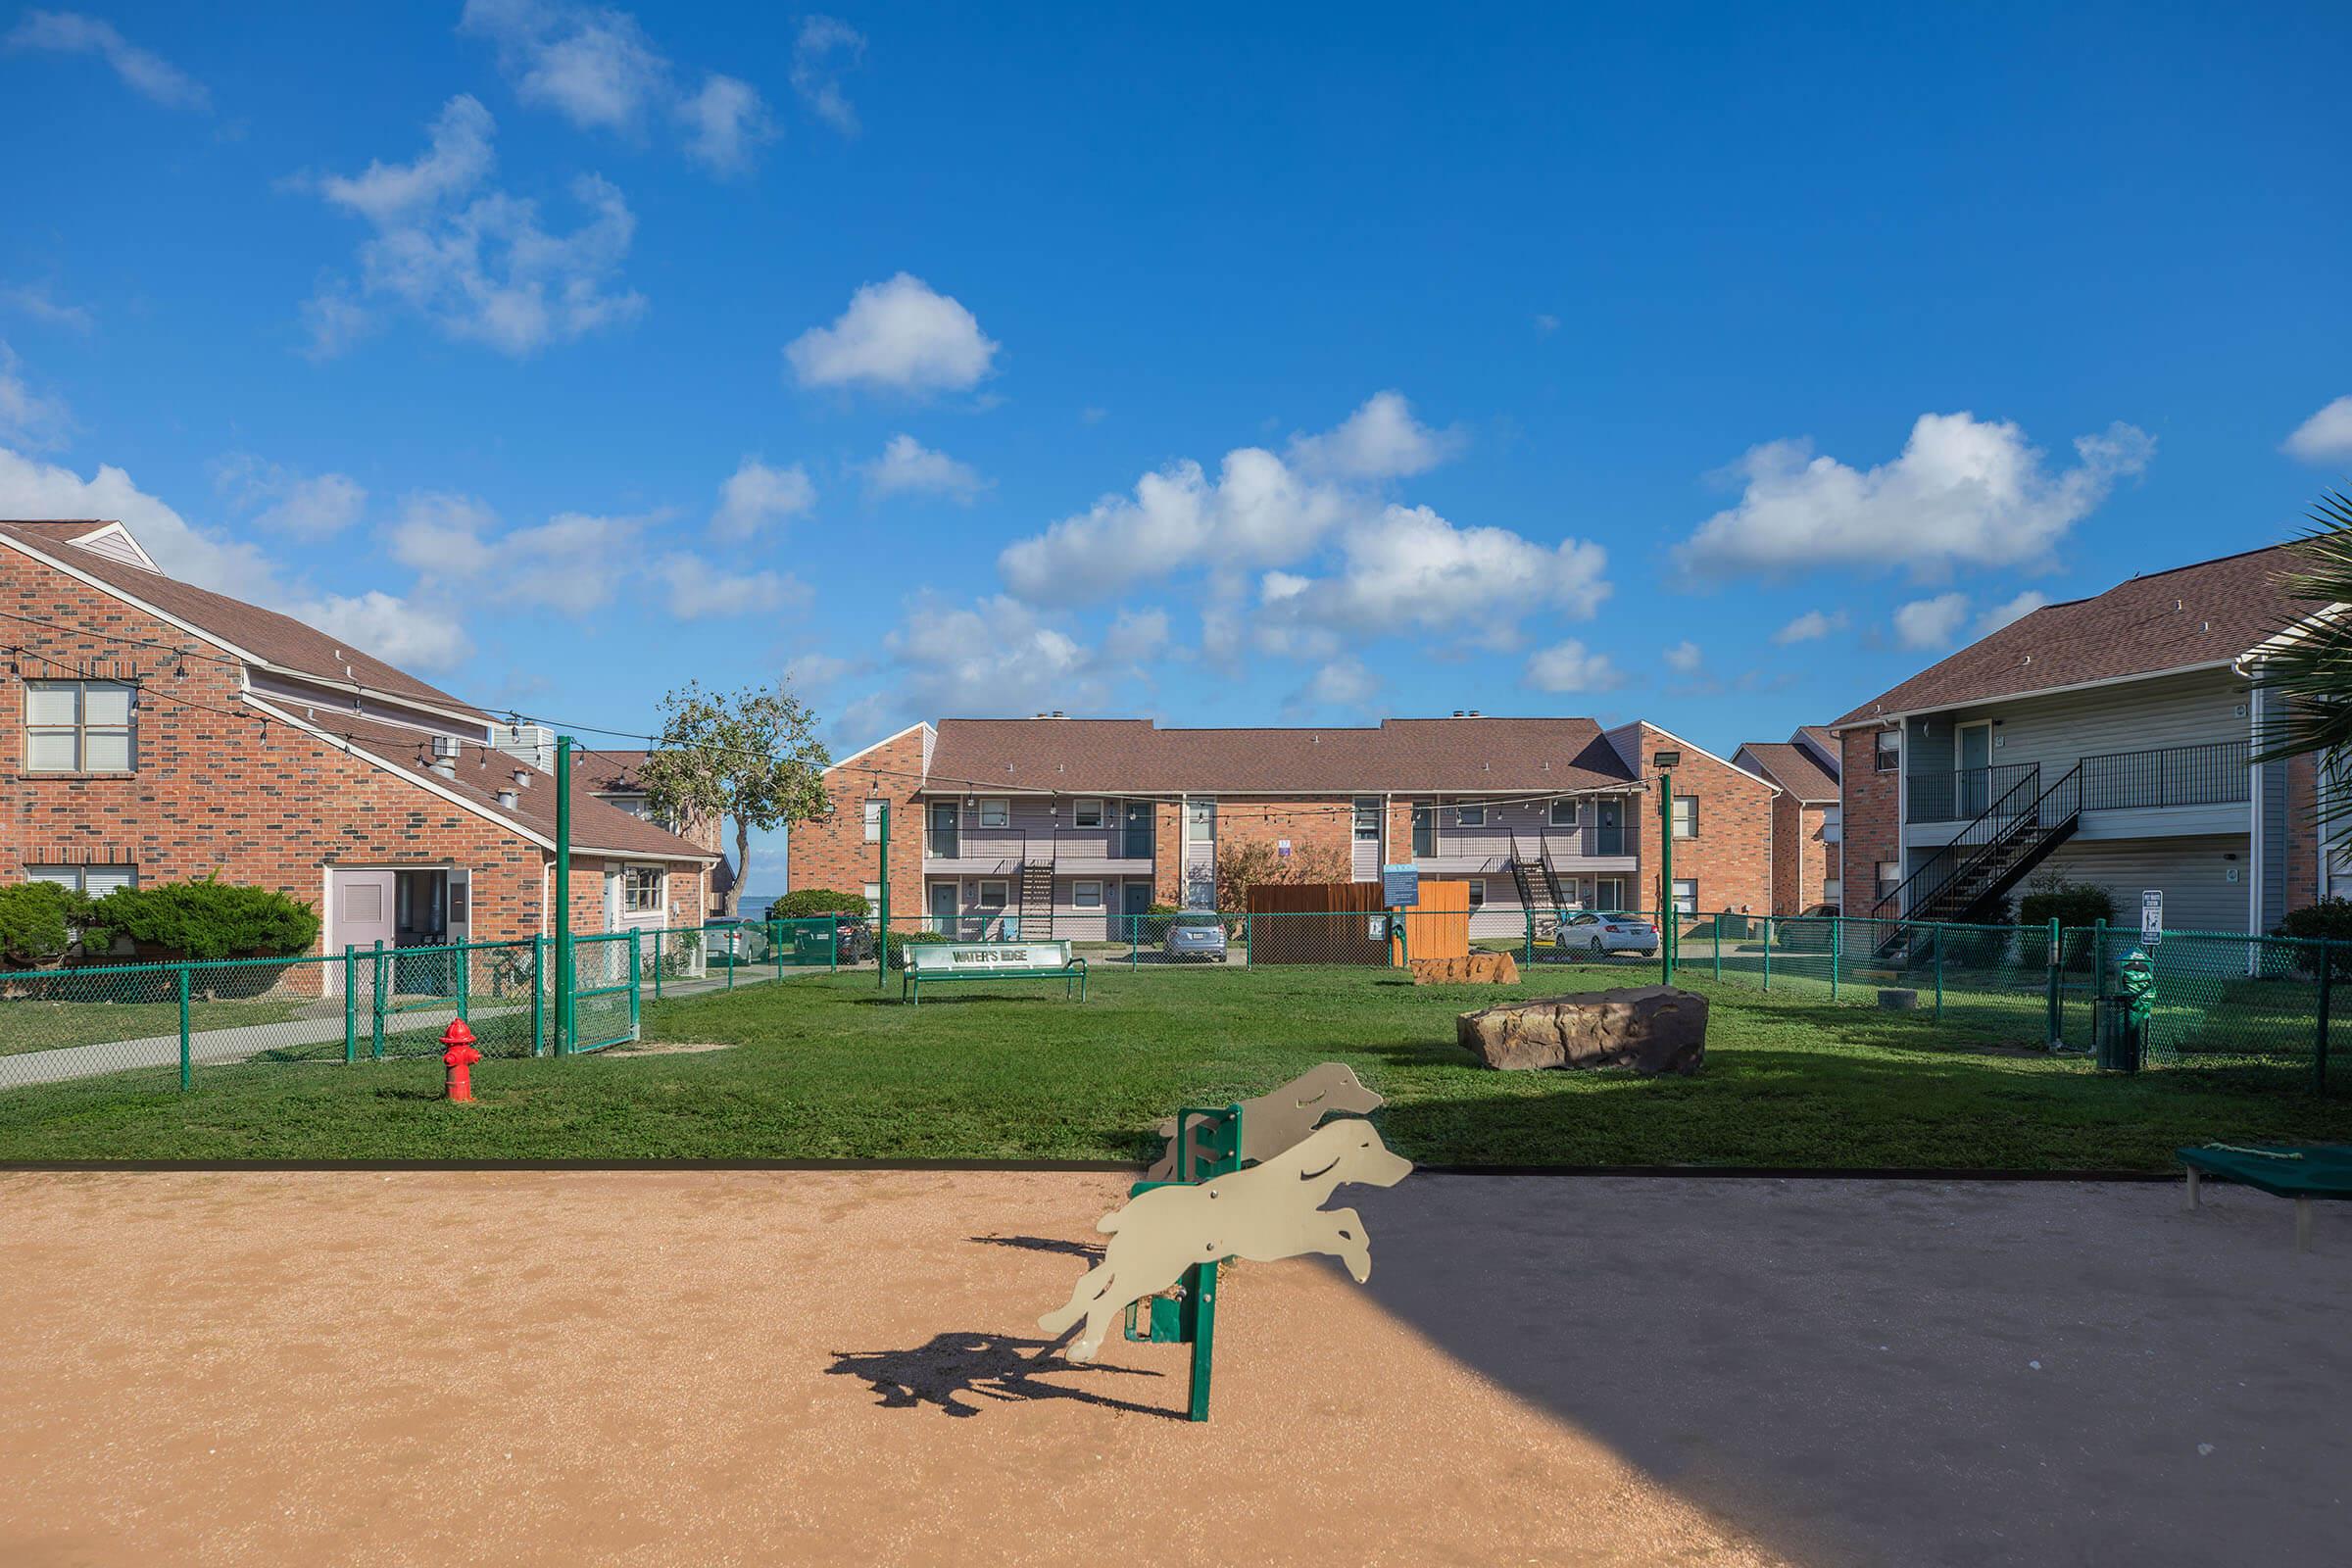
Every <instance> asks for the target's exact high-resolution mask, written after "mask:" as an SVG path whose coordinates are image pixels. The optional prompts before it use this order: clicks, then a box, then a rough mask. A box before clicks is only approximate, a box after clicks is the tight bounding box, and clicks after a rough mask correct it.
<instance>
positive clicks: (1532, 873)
mask: <svg viewBox="0 0 2352 1568" xmlns="http://www.w3.org/2000/svg"><path fill="white" fill-rule="evenodd" d="M1510 871H1511V885H1512V886H1513V887H1515V888H1517V889H1518V891H1519V907H1521V908H1523V909H1559V908H1565V907H1567V903H1568V901H1567V900H1566V899H1565V898H1563V897H1561V894H1560V879H1559V877H1558V876H1557V875H1555V874H1554V873H1553V871H1552V869H1551V858H1550V857H1549V856H1547V855H1545V854H1544V840H1543V839H1542V838H1541V837H1539V838H1537V840H1536V858H1534V859H1532V860H1531V859H1529V858H1527V852H1526V851H1525V850H1523V849H1521V848H1520V847H1519V835H1518V834H1516V833H1514V834H1512V835H1511V864H1510ZM1539 896H1540V897H1539Z"/></svg>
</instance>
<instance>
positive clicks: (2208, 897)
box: [2010, 833, 2253, 931]
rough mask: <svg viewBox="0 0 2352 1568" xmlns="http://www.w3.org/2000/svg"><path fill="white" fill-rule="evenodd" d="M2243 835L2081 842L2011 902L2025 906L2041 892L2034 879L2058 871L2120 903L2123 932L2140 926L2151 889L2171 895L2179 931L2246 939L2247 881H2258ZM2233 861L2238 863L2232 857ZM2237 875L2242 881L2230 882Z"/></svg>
mask: <svg viewBox="0 0 2352 1568" xmlns="http://www.w3.org/2000/svg"><path fill="white" fill-rule="evenodd" d="M2247 849H2248V843H2247V838H2246V835H2245V834H2243V833H2235V834H2221V835H2216V836H2214V837H2210V838H2178V839H2120V840H2113V841H2100V840H2091V841H2084V840H2079V839H2078V840H2075V841H2073V842H2070V843H2067V844H2063V845H2061V846H2059V848H2058V851H2057V853H2056V854H2054V855H2052V856H2051V857H2050V858H2048V859H2047V860H2045V861H2043V862H2042V864H2041V866H2040V867H2039V868H2038V869H2036V870H2035V872H2034V876H2032V877H2028V878H2027V879H2026V881H2025V883H2024V885H2022V886H2021V887H2019V888H2018V889H2017V890H2016V891H2015V892H2014V893H2012V894H2011V895H2010V897H2011V898H2012V899H2016V900H2022V899H2023V898H2024V897H2025V896H2026V895H2027V894H2028V893H2031V892H2032V891H2033V890H2034V878H2035V877H2038V876H2040V875H2041V873H2042V872H2043V871H2047V870H2050V869H2052V868H2055V869H2057V870H2059V871H2061V872H2063V873H2064V874H2065V875H2066V878H2067V880H2068V881H2070V882H2092V883H2096V884H2098V885H2099V886H2100V887H2103V888H2105V889H2106V890H2107V892H2108V895H2109V896H2110V897H2112V898H2113V899H2114V900H2115V919H2116V923H2117V924H2118V925H2121V926H2128V927H2131V929H2134V930H2136V929H2137V928H2138V926H2139V895H2140V892H2141V890H2142V889H2145V888H2161V889H2162V890H2163V892H2164V923H2165V927H2166V929H2168V930H2173V931H2243V930H2245V929H2246V911H2247V907H2248V906H2247V892H2248V887H2247V879H2248V878H2249V877H2251V876H2252V875H2253V867H2252V862H2251V860H2250V858H2249V857H2248V855H2247ZM2231 856H2234V857H2236V858H2234V859H2231V858H2229V857H2231ZM2231 872H2235V873H2236V875H2237V880H2236V881H2234V882H2232V881H2230V880H2229V875H2230V873H2231Z"/></svg>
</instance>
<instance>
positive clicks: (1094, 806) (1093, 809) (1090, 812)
mask: <svg viewBox="0 0 2352 1568" xmlns="http://www.w3.org/2000/svg"><path fill="white" fill-rule="evenodd" d="M1070 825H1071V826H1072V827H1101V826H1102V825H1103V803H1102V802H1101V801H1076V802H1073V803H1072V804H1071V806H1070Z"/></svg>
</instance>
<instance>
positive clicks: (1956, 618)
mask: <svg viewBox="0 0 2352 1568" xmlns="http://www.w3.org/2000/svg"><path fill="white" fill-rule="evenodd" d="M1968 609H1969V606H1968V595H1966V594H1962V593H1950V594H1937V595H1936V597H1935V598H1933V599H1914V600H1912V601H1911V602H1910V603H1909V604H1907V605H1902V606H1898V607H1897V608H1896V610H1895V612H1894V634H1895V636H1896V637H1898V638H1900V639H1901V640H1902V644H1903V646H1904V647H1905V648H1948V647H1949V646H1951V644H1952V642H1953V640H1954V639H1955V638H1957V637H1958V636H1959V635H1960V627H1961V623H1962V622H1964V621H1966V620H1967V619H1968Z"/></svg>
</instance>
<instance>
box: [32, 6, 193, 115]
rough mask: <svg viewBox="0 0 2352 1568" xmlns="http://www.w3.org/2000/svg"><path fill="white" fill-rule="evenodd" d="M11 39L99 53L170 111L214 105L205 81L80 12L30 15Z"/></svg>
mask: <svg viewBox="0 0 2352 1568" xmlns="http://www.w3.org/2000/svg"><path fill="white" fill-rule="evenodd" d="M7 41H8V47H9V48H11V49H26V50H29V49H39V50H45V51H48V52H50V53H54V54H69V55H96V56H98V57H99V58H100V59H102V60H104V61H105V62H106V63H107V64H108V65H109V66H111V67H113V68H114V72H115V74H116V75H118V76H120V77H122V78H123V85H124V86H126V87H128V88H130V90H131V91H133V92H135V93H137V94H138V95H139V96H140V97H142V98H146V99H150V100H152V101H153V102H155V103H159V104H162V105H163V106H164V107H165V108H167V109H204V108H208V107H210V105H211V103H212V94H211V93H210V92H208V91H207V90H206V89H205V85H204V83H203V82H201V81H198V80H197V79H196V78H195V77H194V76H191V75H189V74H188V73H186V72H184V71H182V70H180V69H179V68H178V67H177V66H175V65H173V64H172V62H171V61H169V60H166V59H165V58H164V57H163V56H162V55H159V54H157V53H156V52H155V51H154V50H152V49H142V48H140V47H139V46H138V45H137V44H134V43H132V42H131V41H130V40H129V39H127V38H125V37H123V34H122V33H121V32H120V31H118V30H117V29H116V27H115V25H114V24H113V23H111V22H104V21H101V20H100V19H98V18H96V17H88V16H83V15H82V14H81V13H80V12H77V11H27V12H25V20H24V21H22V22H20V23H18V24H17V25H16V30H15V31H13V32H11V33H10V34H9V35H8V40H7Z"/></svg>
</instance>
